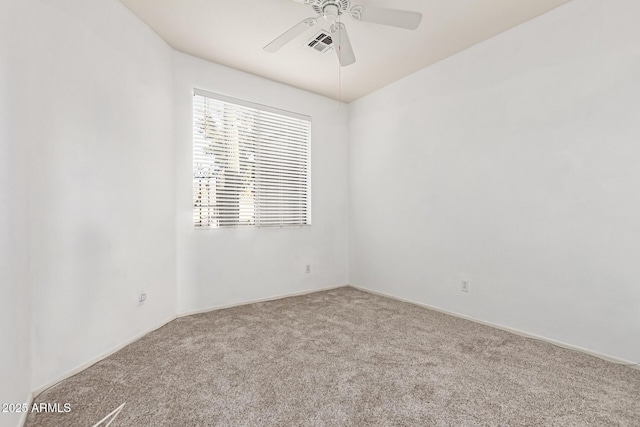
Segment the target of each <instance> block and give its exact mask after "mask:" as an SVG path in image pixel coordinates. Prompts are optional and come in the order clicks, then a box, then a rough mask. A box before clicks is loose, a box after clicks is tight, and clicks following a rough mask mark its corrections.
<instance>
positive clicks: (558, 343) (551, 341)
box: [349, 285, 640, 370]
mask: <svg viewBox="0 0 640 427" xmlns="http://www.w3.org/2000/svg"><path fill="white" fill-rule="evenodd" d="M349 286H350V287H352V288H354V289H358V290H360V291H363V292H368V293H370V294H374V295H379V296H382V297H386V298H391V299H394V300H396V301H401V302H406V303H409V304H413V305H417V306H420V307H424V308H428V309H430V310H433V311H437V312H439V313H444V314H448V315H450V316H454V317H459V318H461V319H465V320H469V321H471V322H475V323H480V324H481V325H485V326H490V327H492V328H496V329H500V330H502V331H506V332H511V333H513V334H516V335H520V336H523V337H525V338H531V339H534V340H538V341H544V342H546V343H549V344H551V345H555V346H557V347H561V348H564V349H567V350H573V351H578V352H580V353H584V354H588V355H589V356H594V357H597V358H599V359H602V360H605V361H607V362H611V363H615V364H618V365H625V366H627V367H629V368H632V369H638V370H640V366H639V365H638V362H632V361H630V360H625V359H620V358H619V357H615V356H610V355H608V354H603V353H598V352H595V351H592V350H588V349H586V348H582V347H578V346H575V345H571V344H567V343H564V342H561V341H556V340H554V339H551V338H547V337H543V336H540V335H536V334H532V333H529V332H525V331H521V330H519V329H514V328H510V327H508V326H503V325H499V324H497V323H492V322H487V321H484V320H481V319H476V318H475V317H471V316H467V315H465V314H461V313H457V312H455V311H449V310H444V309H442V308H439V307H435V306H433V305H429V304H424V303H421V302H417V301H413V300H410V299H407V298H402V297H398V296H395V295H391V294H387V293H385V292H380V291H376V290H373V289H368V288H363V287H361V286H355V285H349Z"/></svg>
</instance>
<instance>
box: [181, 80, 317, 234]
mask: <svg viewBox="0 0 640 427" xmlns="http://www.w3.org/2000/svg"><path fill="white" fill-rule="evenodd" d="M192 96H193V98H194V100H195V97H196V96H200V97H204V98H211V99H214V100H216V101H220V102H223V103H225V104H232V105H236V106H240V107H245V108H250V109H254V110H258V111H261V112H267V113H271V114H277V115H281V116H285V117H288V118H293V119H298V120H303V121H306V122H308V126H309V130H308V138H307V144H306V145H307V146H306V167H307V174H306V175H307V176H306V199H307V201H306V221H305V223H304V224H280V225H261V224H259V222H260V221H259V214H258V211H259V210H260V205H259V204H257V203H256V209H255V214H254V215H255V218H254V223H253V224H229V225H217V226H212V225H208V226H198V225H197V223H196V221H195V213H196V210H197V209H198V207H197V206H196V205H195V191H196V190H195V185H193V184H194V182H195V179H196V178H195V176H194V175H193V174H194V172H195V165H196V159H195V136H194V134H195V129H196V120H197V118H196V114H195V109H194V101H192V102H191V108H192V110H191V116H192V137H191V149H192V151H191V160H192V164H191V172H192V178H191V182H192V194H191V208H192V215H191V221H192V226H193V229H194V230H220V229H243V228H244V229H252V228H259V229H282V228H302V227H309V226H311V225H312V207H313V203H312V187H311V177H312V174H311V171H312V167H311V147H312V134H313V121H312V118H311V116H308V115H305V114H301V113H297V112H293V111H289V110H285V109H281V108H277V107H272V106H268V105H264V104H259V103H255V102H251V101H246V100H243V99H238V98H233V97H230V96H227V95H222V94H219V93H214V92H209V91H206V90H202V89H197V88H194V89H193V93H192ZM256 194H258V193H256Z"/></svg>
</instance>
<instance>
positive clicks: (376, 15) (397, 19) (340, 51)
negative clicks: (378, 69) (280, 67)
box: [264, 0, 422, 67]
mask: <svg viewBox="0 0 640 427" xmlns="http://www.w3.org/2000/svg"><path fill="white" fill-rule="evenodd" d="M295 1H297V2H298V3H304V4H308V5H310V6H311V7H312V8H313V10H314V11H315V12H316V14H317V15H318V16H314V17H311V18H307V19H305V20H303V21H302V22H299V23H298V24H296V25H294V26H293V27H291V28H290V29H289V30H287V31H285V32H284V33H283V34H282V35H280V36H279V37H278V38H276V39H275V40H274V41H272V42H271V43H269V44H268V45H266V46H265V47H264V50H266V51H267V52H271V53H274V52H276V51H278V50H279V49H280V48H282V47H283V46H284V45H286V44H287V43H289V42H291V41H292V40H294V39H295V38H296V37H298V36H299V35H301V34H302V33H304V32H305V31H306V30H307V29H308V28H310V27H313V26H314V25H316V23H317V22H318V20H319V19H320V18H324V19H325V20H326V21H327V23H328V24H329V25H330V26H329V33H331V36H332V37H331V38H332V42H333V44H334V47H335V49H334V50H335V51H336V53H337V55H338V61H339V62H340V65H341V66H343V67H346V66H347V65H351V64H353V63H354V62H356V56H355V54H354V53H353V47H352V46H351V41H349V35H348V34H347V29H346V27H345V25H344V24H343V23H342V22H340V21H339V20H338V18H339V17H340V15H343V14H348V15H349V16H351V18H353V19H355V20H357V21H362V22H372V23H374V24H381V25H389V26H391V27H398V28H406V29H407V30H415V29H416V28H418V26H419V25H420V21H421V20H422V14H421V13H419V12H410V11H406V10H397V9H386V8H382V7H373V6H362V5H354V6H353V7H352V6H351V0H295Z"/></svg>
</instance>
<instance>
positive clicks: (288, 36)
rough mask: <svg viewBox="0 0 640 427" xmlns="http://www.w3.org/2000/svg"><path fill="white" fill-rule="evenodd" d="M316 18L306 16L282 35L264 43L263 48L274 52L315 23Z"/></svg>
mask: <svg viewBox="0 0 640 427" xmlns="http://www.w3.org/2000/svg"><path fill="white" fill-rule="evenodd" d="M317 21H318V18H317V17H316V18H307V19H305V20H304V21H302V22H299V23H297V24H296V25H294V26H293V27H291V28H289V29H288V30H287V31H285V32H284V33H283V34H282V35H280V36H279V37H277V38H276V39H275V40H274V41H272V42H271V43H269V44H268V45H266V46H265V47H264V48H263V49H264V50H266V51H267V52H271V53H274V52H276V51H278V50H279V49H280V48H281V47H283V46H284V45H286V44H287V43H289V42H290V41H292V40H293V39H295V38H296V37H298V36H299V35H300V34H302V33H304V32H305V31H306V30H307V29H309V28H310V27H313V26H314V25H316V22H317Z"/></svg>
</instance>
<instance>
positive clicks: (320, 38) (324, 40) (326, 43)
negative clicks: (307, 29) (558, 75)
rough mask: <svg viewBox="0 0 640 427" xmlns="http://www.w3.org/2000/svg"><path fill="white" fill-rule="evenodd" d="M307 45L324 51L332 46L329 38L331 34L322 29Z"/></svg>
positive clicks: (327, 50) (321, 51)
mask: <svg viewBox="0 0 640 427" xmlns="http://www.w3.org/2000/svg"><path fill="white" fill-rule="evenodd" d="M307 46H309V47H310V48H313V49H314V50H316V51H318V52H320V53H326V52H329V51H330V50H331V49H332V48H333V40H331V36H330V35H329V34H328V33H327V32H326V31H324V30H323V31H320V32H319V33H318V34H316V35H315V36H314V37H313V38H312V39H311V40H309V41H308V42H307Z"/></svg>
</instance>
